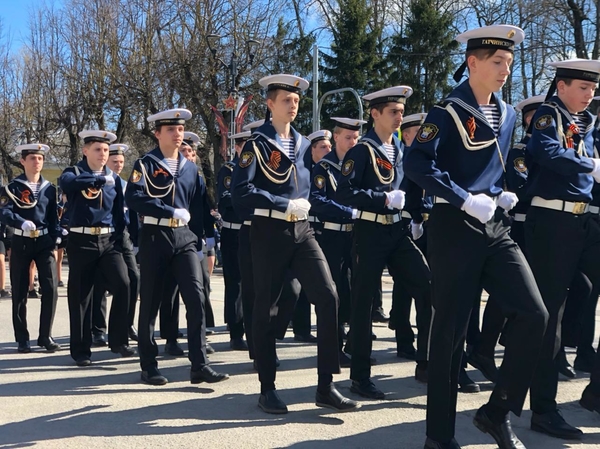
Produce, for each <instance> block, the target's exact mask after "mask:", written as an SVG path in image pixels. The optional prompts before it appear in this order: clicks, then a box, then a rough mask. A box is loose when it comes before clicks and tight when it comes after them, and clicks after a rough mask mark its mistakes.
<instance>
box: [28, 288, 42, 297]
mask: <svg viewBox="0 0 600 449" xmlns="http://www.w3.org/2000/svg"><path fill="white" fill-rule="evenodd" d="M27 297H28V298H39V296H38V294H37V292H36V291H35V288H34V289H33V290H29V292H28V293H27Z"/></svg>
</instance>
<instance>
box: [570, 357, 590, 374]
mask: <svg viewBox="0 0 600 449" xmlns="http://www.w3.org/2000/svg"><path fill="white" fill-rule="evenodd" d="M573 368H575V371H578V372H580V373H588V374H590V373H591V372H592V370H593V369H594V359H593V358H592V359H591V360H590V358H588V357H585V356H579V355H578V356H577V357H576V358H575V363H573Z"/></svg>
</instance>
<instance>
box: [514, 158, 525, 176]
mask: <svg viewBox="0 0 600 449" xmlns="http://www.w3.org/2000/svg"><path fill="white" fill-rule="evenodd" d="M515 170H517V171H518V172H519V173H525V172H526V171H527V166H526V165H525V158H524V157H517V158H515Z"/></svg>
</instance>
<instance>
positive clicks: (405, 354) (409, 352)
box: [396, 344, 417, 360]
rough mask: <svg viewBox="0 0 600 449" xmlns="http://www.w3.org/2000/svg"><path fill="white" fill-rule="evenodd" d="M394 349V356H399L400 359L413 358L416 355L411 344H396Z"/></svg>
mask: <svg viewBox="0 0 600 449" xmlns="http://www.w3.org/2000/svg"><path fill="white" fill-rule="evenodd" d="M397 348H398V349H397V350H396V357H400V358H402V359H408V360H415V359H416V357H417V351H415V347H414V346H413V345H411V344H406V345H398V346H397Z"/></svg>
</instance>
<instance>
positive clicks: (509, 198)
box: [498, 192, 519, 212]
mask: <svg viewBox="0 0 600 449" xmlns="http://www.w3.org/2000/svg"><path fill="white" fill-rule="evenodd" d="M518 202H519V197H518V196H517V195H515V194H514V193H512V192H502V193H501V194H500V196H499V197H498V206H500V207H501V208H502V209H504V210H505V211H507V212H508V211H509V210H511V209H512V208H513V207H515V206H516V205H517V203H518Z"/></svg>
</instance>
